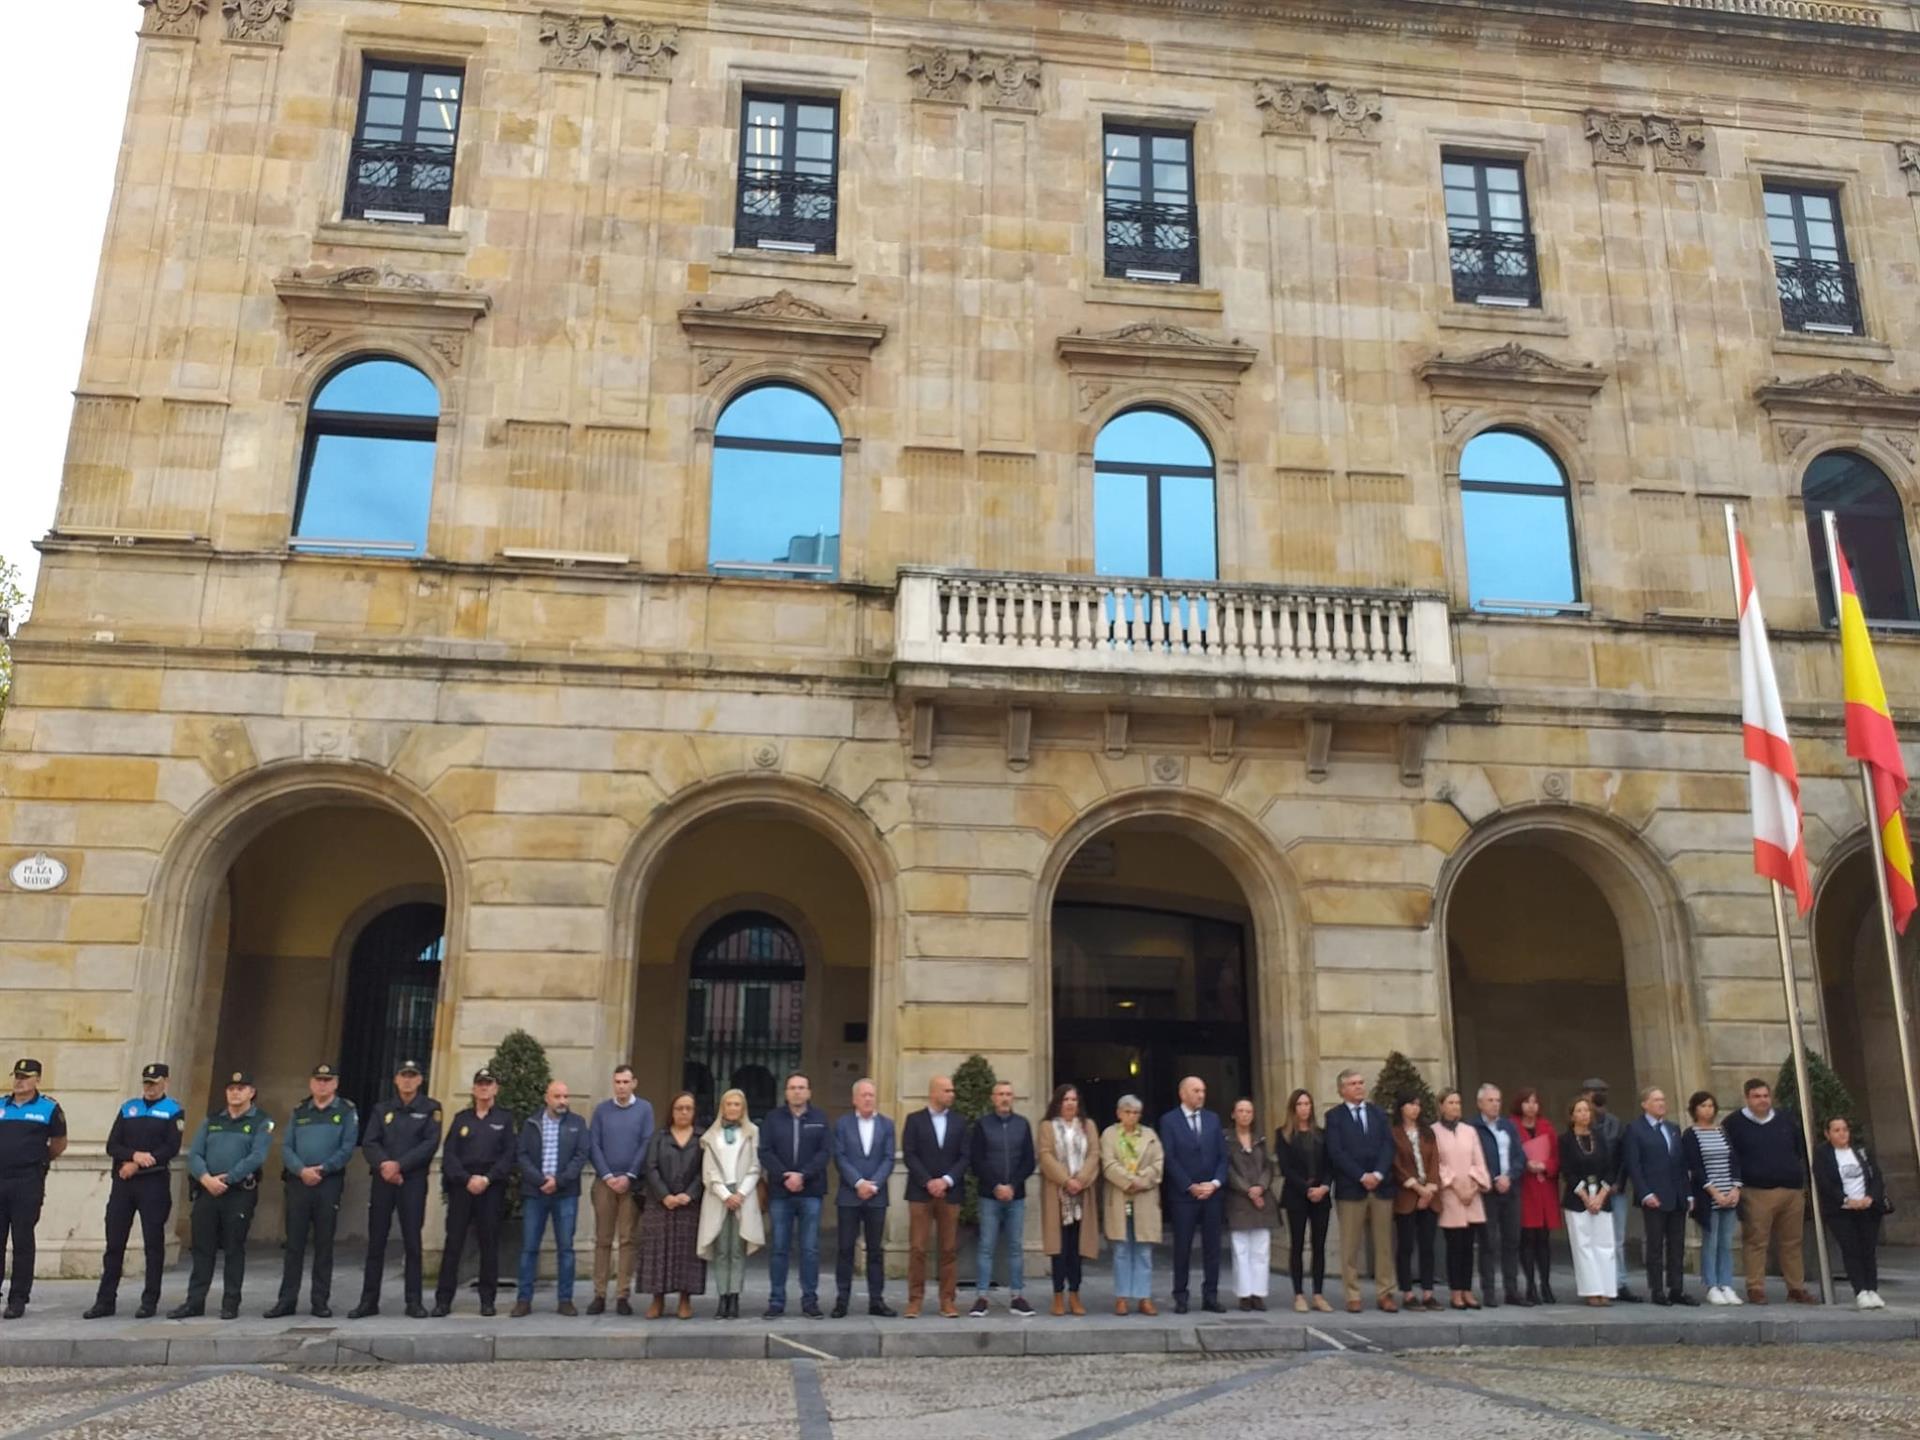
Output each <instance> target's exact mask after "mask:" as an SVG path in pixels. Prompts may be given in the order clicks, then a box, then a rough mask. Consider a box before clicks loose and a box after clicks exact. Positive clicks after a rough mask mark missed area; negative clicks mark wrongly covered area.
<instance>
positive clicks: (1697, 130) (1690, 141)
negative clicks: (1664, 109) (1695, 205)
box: [1647, 115, 1707, 175]
mask: <svg viewBox="0 0 1920 1440" xmlns="http://www.w3.org/2000/svg"><path fill="white" fill-rule="evenodd" d="M1647 148H1648V149H1649V150H1651V151H1652V152H1653V168H1654V169H1656V170H1680V171H1684V172H1686V173H1688V174H1692V175H1698V174H1700V173H1701V172H1702V171H1704V170H1705V169H1706V168H1707V127H1706V126H1705V125H1704V124H1702V123H1701V122H1700V121H1698V120H1676V119H1674V118H1673V117H1671V116H1668V115H1649V116H1647Z"/></svg>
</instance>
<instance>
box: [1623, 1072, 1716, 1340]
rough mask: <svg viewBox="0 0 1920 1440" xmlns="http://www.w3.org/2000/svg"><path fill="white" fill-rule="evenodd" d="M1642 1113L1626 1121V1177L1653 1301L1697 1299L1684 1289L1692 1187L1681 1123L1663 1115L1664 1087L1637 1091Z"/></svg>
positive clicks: (1694, 1302) (1689, 1302)
mask: <svg viewBox="0 0 1920 1440" xmlns="http://www.w3.org/2000/svg"><path fill="white" fill-rule="evenodd" d="M1640 1114H1641V1118H1640V1119H1639V1120H1636V1121H1635V1122H1634V1123H1633V1124H1631V1125H1629V1126H1627V1129H1626V1135H1625V1137H1624V1138H1623V1141H1622V1143H1623V1144H1624V1145H1625V1146H1626V1151H1627V1178H1628V1179H1629V1180H1631V1181H1632V1182H1633V1198H1634V1203H1635V1204H1636V1205H1638V1206H1639V1207H1640V1218H1641V1220H1642V1221H1643V1222H1644V1223H1645V1225H1646V1235H1647V1289H1648V1290H1650V1291H1651V1292H1652V1294H1651V1296H1650V1297H1649V1298H1651V1299H1652V1301H1653V1303H1654V1304H1656V1305H1698V1304H1699V1303H1700V1302H1699V1301H1698V1300H1696V1299H1694V1298H1693V1297H1692V1296H1691V1295H1689V1294H1687V1292H1686V1288H1685V1287H1686V1276H1685V1271H1684V1269H1683V1267H1684V1266H1685V1264H1686V1259H1687V1211H1688V1209H1689V1208H1690V1207H1691V1206H1692V1204H1693V1189H1692V1186H1691V1185H1689V1184H1688V1182H1687V1161H1686V1156H1685V1153H1684V1152H1683V1151H1682V1150H1681V1148H1680V1127H1679V1126H1677V1125H1675V1124H1673V1123H1672V1122H1671V1121H1670V1120H1668V1119H1667V1097H1666V1094H1665V1092H1664V1091H1661V1090H1655V1089H1648V1090H1643V1091H1641V1092H1640Z"/></svg>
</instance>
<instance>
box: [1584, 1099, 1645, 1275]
mask: <svg viewBox="0 0 1920 1440" xmlns="http://www.w3.org/2000/svg"><path fill="white" fill-rule="evenodd" d="M1580 1091H1581V1093H1582V1094H1583V1095H1585V1096H1586V1097H1587V1103H1588V1104H1589V1105H1591V1106H1593V1129H1594V1133H1595V1134H1597V1135H1598V1136H1599V1137H1600V1138H1601V1139H1602V1140H1605V1141H1606V1142H1607V1149H1608V1152H1609V1153H1610V1154H1612V1155H1613V1156H1614V1158H1615V1160H1616V1161H1617V1162H1618V1163H1619V1166H1620V1170H1619V1173H1618V1174H1616V1175H1615V1176H1614V1177H1613V1199H1612V1200H1611V1201H1610V1202H1608V1208H1609V1209H1610V1211H1611V1212H1612V1214H1613V1270H1614V1280H1615V1283H1616V1284H1617V1285H1618V1286H1619V1288H1618V1289H1617V1290H1616V1291H1615V1292H1614V1297H1613V1298H1614V1299H1616V1300H1624V1301H1625V1302H1626V1303H1627V1304H1629V1305H1638V1304H1639V1303H1640V1296H1639V1295H1637V1294H1636V1293H1635V1292H1634V1290H1633V1288H1632V1287H1631V1286H1630V1285H1628V1284H1627V1158H1626V1156H1627V1152H1626V1144H1625V1141H1626V1133H1627V1127H1626V1125H1625V1124H1624V1123H1623V1122H1622V1121H1621V1119H1620V1117H1619V1116H1618V1115H1615V1114H1614V1113H1613V1112H1612V1111H1611V1110H1609V1109H1607V1082H1606V1081H1604V1080H1602V1079H1601V1078H1600V1077H1599V1076H1597V1075H1595V1076H1590V1077H1589V1078H1588V1079H1587V1080H1586V1081H1585V1082H1584V1083H1583V1084H1582V1085H1581V1087H1580Z"/></svg>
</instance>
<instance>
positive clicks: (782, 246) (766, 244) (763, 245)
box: [754, 240, 820, 255]
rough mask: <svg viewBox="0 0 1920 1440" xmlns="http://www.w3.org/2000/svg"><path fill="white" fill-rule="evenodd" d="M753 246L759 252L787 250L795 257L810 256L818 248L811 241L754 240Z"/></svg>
mask: <svg viewBox="0 0 1920 1440" xmlns="http://www.w3.org/2000/svg"><path fill="white" fill-rule="evenodd" d="M754 245H755V246H756V247H757V248H759V249H761V250H788V251H791V252H793V253H794V254H796V255H811V254H813V253H814V252H815V251H816V250H818V249H819V248H820V247H819V246H817V245H815V244H814V243H813V242H812V241H811V240H756V241H754Z"/></svg>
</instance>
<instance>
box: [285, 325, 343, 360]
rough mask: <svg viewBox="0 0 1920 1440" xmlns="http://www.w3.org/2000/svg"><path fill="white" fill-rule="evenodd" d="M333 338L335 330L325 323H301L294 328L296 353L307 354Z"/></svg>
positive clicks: (294, 349) (294, 351)
mask: <svg viewBox="0 0 1920 1440" xmlns="http://www.w3.org/2000/svg"><path fill="white" fill-rule="evenodd" d="M332 338H333V331H331V330H329V329H328V328H327V327H326V326H324V325H301V326H299V327H297V328H296V329H295V330H294V332H293V335H292V337H291V339H292V341H293V353H294V354H295V355H305V354H307V353H308V352H309V351H312V350H316V349H318V348H319V347H320V346H322V345H324V344H326V343H327V341H329V340H331V339H332Z"/></svg>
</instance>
